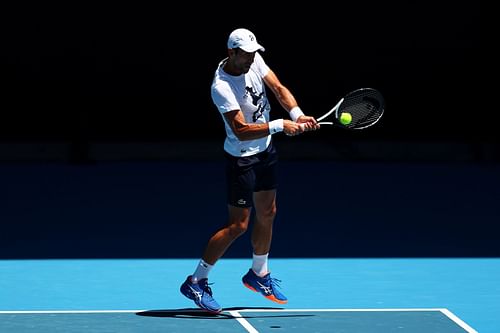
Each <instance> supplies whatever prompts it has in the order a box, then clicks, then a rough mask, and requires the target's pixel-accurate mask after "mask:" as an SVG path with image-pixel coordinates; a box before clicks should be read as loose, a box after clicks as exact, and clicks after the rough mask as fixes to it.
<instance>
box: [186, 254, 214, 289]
mask: <svg viewBox="0 0 500 333" xmlns="http://www.w3.org/2000/svg"><path fill="white" fill-rule="evenodd" d="M212 267H214V265H210V264H208V263H206V262H205V261H204V260H203V259H201V260H200V262H199V263H198V266H196V270H195V271H194V273H193V275H192V276H191V281H192V282H193V283H198V281H200V280H201V279H206V278H208V273H209V272H210V270H211V269H212Z"/></svg>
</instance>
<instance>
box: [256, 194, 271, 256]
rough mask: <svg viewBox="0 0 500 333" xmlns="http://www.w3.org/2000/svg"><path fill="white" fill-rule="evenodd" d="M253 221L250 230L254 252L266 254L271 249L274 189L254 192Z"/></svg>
mask: <svg viewBox="0 0 500 333" xmlns="http://www.w3.org/2000/svg"><path fill="white" fill-rule="evenodd" d="M254 205H255V221H254V226H253V230H252V247H253V251H254V254H256V255H264V254H268V253H269V250H270V249H271V240H272V236H273V222H274V217H275V216H276V190H269V191H260V192H255V193H254Z"/></svg>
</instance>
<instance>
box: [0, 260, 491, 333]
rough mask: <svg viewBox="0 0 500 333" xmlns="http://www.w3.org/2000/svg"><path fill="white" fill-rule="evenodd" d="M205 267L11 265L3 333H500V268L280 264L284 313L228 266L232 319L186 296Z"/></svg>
mask: <svg viewBox="0 0 500 333" xmlns="http://www.w3.org/2000/svg"><path fill="white" fill-rule="evenodd" d="M195 263H196V260H195V259H165V260H162V259H135V260H125V259H123V260H113V259H108V260H85V259H81V260H2V261H0V276H1V279H0V332H59V331H60V332H159V331H168V332H192V331H198V330H200V329H203V330H204V331H205V332H279V331H283V332H346V333H351V332H377V333H378V332H443V333H448V332H457V333H459V332H481V333H487V332H490V333H494V332H497V331H498V327H499V321H498V316H497V314H498V313H499V311H500V303H499V302H498V300H499V299H500V288H499V285H498V281H499V280H500V260H499V259H417V258H413V259H319V258H318V259H314V258H309V259H304V258H296V259H292V258H290V259H274V260H271V261H270V265H271V269H272V270H273V271H274V272H276V276H277V277H278V278H280V279H282V280H283V283H282V286H283V289H284V291H286V293H287V296H288V297H289V300H290V301H289V303H288V304H287V305H286V306H275V305H276V304H275V303H272V302H269V301H268V300H266V299H265V298H263V297H262V296H260V295H258V294H256V293H253V292H250V291H248V289H247V288H244V287H243V285H242V284H241V282H240V281H241V280H240V279H241V276H240V275H241V274H243V272H245V271H246V270H247V269H248V265H249V261H248V260H244V259H222V260H221V261H220V262H219V263H218V265H217V268H216V269H215V270H214V271H213V273H212V276H211V281H212V282H213V283H214V285H213V286H212V290H213V291H214V294H215V295H216V296H217V300H218V301H219V302H220V303H221V304H222V305H223V307H224V312H223V313H222V314H220V315H212V314H208V313H205V312H203V311H200V310H199V309H196V308H195V307H193V304H192V303H191V302H190V301H189V300H187V299H185V298H184V297H183V296H182V295H181V294H180V293H179V290H178V288H179V286H180V284H181V283H182V281H183V280H184V278H185V274H184V273H185V272H189V271H190V270H192V267H193V265H194V264H195Z"/></svg>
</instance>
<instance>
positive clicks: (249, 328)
mask: <svg viewBox="0 0 500 333" xmlns="http://www.w3.org/2000/svg"><path fill="white" fill-rule="evenodd" d="M145 311H149V310H34V311H22V310H16V311H0V314H37V313H39V314H44V313H138V312H145ZM394 311H408V312H411V311H414V312H417V311H439V312H441V313H443V314H444V315H445V316H446V317H448V318H449V319H450V320H452V321H453V322H454V323H456V324H457V325H458V326H460V327H461V328H463V329H464V330H465V331H466V332H468V333H478V332H477V331H476V330H475V329H473V328H472V327H470V326H469V325H467V324H466V323H465V322H464V321H463V320H461V319H460V318H458V317H457V316H456V315H455V314H453V313H452V312H451V311H450V310H448V309H445V308H400V309H397V308H388V309H242V310H238V311H227V312H228V313H229V314H231V315H232V316H233V317H235V319H236V320H237V321H238V322H239V323H240V324H241V325H242V326H243V327H244V328H245V329H246V330H247V331H248V332H249V333H259V331H257V330H256V329H255V328H254V327H253V326H252V325H251V324H250V323H249V322H248V321H247V320H246V319H245V318H243V317H242V316H241V315H240V312H394Z"/></svg>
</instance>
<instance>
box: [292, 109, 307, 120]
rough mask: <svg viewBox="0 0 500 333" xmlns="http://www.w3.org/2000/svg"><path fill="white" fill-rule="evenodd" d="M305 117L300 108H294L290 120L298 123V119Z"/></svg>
mask: <svg viewBox="0 0 500 333" xmlns="http://www.w3.org/2000/svg"><path fill="white" fill-rule="evenodd" d="M303 115H304V112H302V110H301V109H300V108H299V107H298V106H296V107H293V108H292V109H291V110H290V118H292V120H293V121H297V119H299V117H300V116H303Z"/></svg>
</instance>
